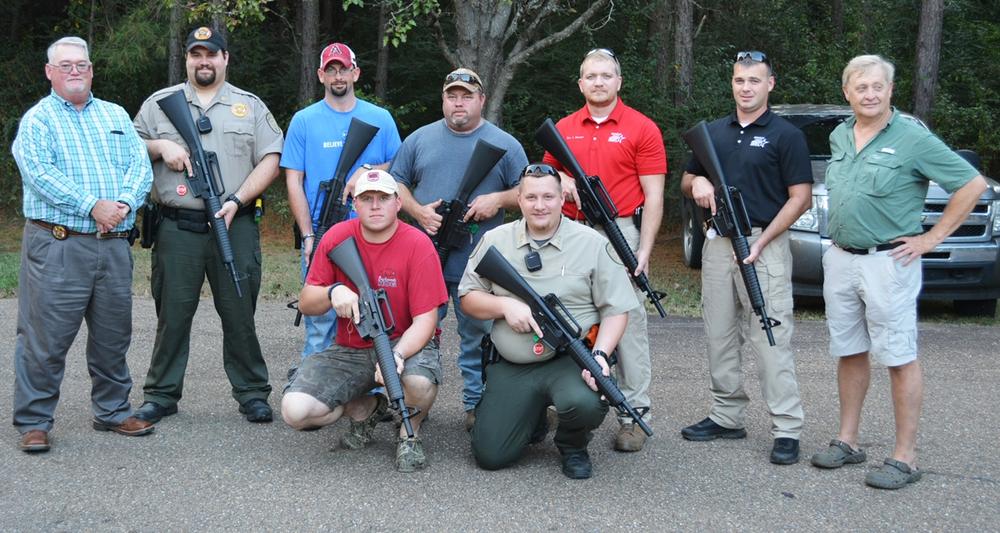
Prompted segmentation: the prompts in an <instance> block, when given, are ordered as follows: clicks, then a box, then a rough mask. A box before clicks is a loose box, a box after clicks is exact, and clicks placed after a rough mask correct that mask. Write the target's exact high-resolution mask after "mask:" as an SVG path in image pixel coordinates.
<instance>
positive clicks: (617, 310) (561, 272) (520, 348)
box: [458, 216, 639, 363]
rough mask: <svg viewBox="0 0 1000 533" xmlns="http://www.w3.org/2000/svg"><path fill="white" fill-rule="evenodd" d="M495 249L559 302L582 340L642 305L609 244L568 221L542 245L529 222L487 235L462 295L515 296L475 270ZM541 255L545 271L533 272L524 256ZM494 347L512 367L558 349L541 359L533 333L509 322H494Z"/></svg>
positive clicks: (471, 261) (471, 259)
mask: <svg viewBox="0 0 1000 533" xmlns="http://www.w3.org/2000/svg"><path fill="white" fill-rule="evenodd" d="M490 246H495V247H496V248H497V251H499V252H500V253H501V254H502V255H503V256H504V257H505V258H506V259H507V261H508V262H510V264H511V265H512V266H513V267H514V270H516V271H517V273H518V274H520V275H521V277H523V278H524V280H525V281H527V282H528V284H529V285H531V288H532V289H534V290H535V292H537V293H538V294H540V295H542V296H545V295H546V294H549V293H552V294H555V295H556V296H558V297H559V299H560V300H561V301H562V303H563V305H565V306H566V310H567V311H569V313H570V314H571V315H573V318H574V319H575V320H576V322H577V323H578V324H579V325H580V328H581V336H582V335H586V333H587V331H588V330H589V329H590V327H591V326H593V325H594V324H597V323H598V322H600V321H601V319H602V318H604V317H607V316H613V315H618V314H623V313H627V312H629V311H630V310H631V309H632V308H634V307H638V306H639V301H638V300H637V299H636V296H635V291H634V290H633V289H632V282H631V281H630V279H629V276H628V273H627V272H626V271H625V267H624V266H622V263H621V260H620V259H619V258H618V254H617V253H615V251H614V248H612V247H611V243H609V242H608V240H607V239H606V238H605V237H604V236H603V235H601V234H600V233H598V232H597V231H595V230H594V229H593V228H591V227H589V226H585V225H583V224H581V223H579V222H575V221H573V220H570V219H569V218H566V217H565V216H563V217H562V221H561V222H560V224H559V229H558V230H557V231H556V233H555V235H553V236H552V238H551V239H549V240H548V241H547V242H545V243H543V244H542V245H541V246H539V245H538V243H536V242H534V241H533V240H532V239H530V238H529V237H528V233H527V227H526V223H525V221H524V219H521V220H517V221H514V222H510V223H507V224H504V225H502V226H498V227H496V228H494V229H492V230H490V231H487V232H486V233H485V234H484V235H483V238H482V240H481V241H480V242H479V245H478V246H477V247H476V249H475V250H474V251H473V252H472V255H471V256H470V257H469V262H468V264H467V265H466V267H465V274H464V275H463V276H462V281H461V283H459V285H458V294H459V295H461V296H465V295H466V294H468V293H469V292H471V291H484V292H490V293H493V294H496V295H497V296H511V293H510V292H508V291H506V290H504V289H503V287H500V286H499V285H496V284H494V283H493V282H491V281H490V280H488V279H486V278H483V277H481V276H480V275H479V274H477V273H476V271H475V269H476V267H477V266H478V265H479V261H480V260H482V258H483V255H485V254H486V252H487V250H489V249H490ZM532 251H537V252H538V255H539V256H540V257H541V260H542V268H541V269H539V270H536V271H535V272H529V271H528V268H527V267H526V266H525V263H524V256H526V255H527V254H528V253H530V252H532ZM490 336H491V337H492V339H493V344H494V345H495V346H496V347H497V350H498V351H499V352H500V354H501V355H502V356H503V357H504V359H506V360H508V361H510V362H512V363H536V362H540V361H544V360H547V359H549V358H551V357H552V355H553V354H552V350H549V349H545V350H544V351H543V352H542V353H539V354H535V353H534V352H533V350H532V347H533V345H534V344H535V340H534V335H533V334H531V333H516V332H515V331H514V330H512V329H511V328H510V326H508V325H507V322H506V321H504V320H494V321H493V329H492V331H491V332H490Z"/></svg>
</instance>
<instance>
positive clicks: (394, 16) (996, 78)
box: [0, 0, 1000, 217]
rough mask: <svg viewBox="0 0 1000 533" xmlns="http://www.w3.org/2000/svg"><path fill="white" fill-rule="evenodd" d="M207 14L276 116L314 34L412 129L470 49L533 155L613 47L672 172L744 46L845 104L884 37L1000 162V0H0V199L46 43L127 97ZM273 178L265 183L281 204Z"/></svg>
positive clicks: (920, 111) (941, 112)
mask: <svg viewBox="0 0 1000 533" xmlns="http://www.w3.org/2000/svg"><path fill="white" fill-rule="evenodd" d="M201 24H210V25H217V26H218V27H221V28H224V31H227V32H228V35H229V43H230V54H231V55H230V63H229V80H230V81H231V82H233V83H234V84H235V85H238V86H240V87H243V88H245V89H247V90H250V91H252V92H254V93H256V94H258V95H259V96H260V97H261V98H262V99H263V100H264V101H265V102H266V103H267V105H268V106H269V107H270V109H271V110H272V112H273V113H274V115H275V116H276V118H277V119H278V122H279V123H280V124H281V125H282V127H287V124H288V121H289V120H290V119H291V117H292V115H293V114H294V112H295V111H296V110H297V109H299V108H301V107H302V106H303V105H304V104H305V103H307V102H310V101H313V100H315V99H316V98H318V97H320V96H321V94H322V92H321V87H320V86H319V84H318V83H317V82H316V76H315V70H316V68H317V62H318V52H319V50H320V49H321V48H322V47H323V46H324V45H326V44H327V43H329V42H333V41H341V42H345V43H347V44H348V45H350V46H351V47H352V48H353V49H354V51H355V52H356V53H357V54H358V59H359V63H360V67H361V70H362V74H361V79H360V81H359V85H358V89H359V91H360V92H361V93H363V96H364V97H365V98H368V99H373V100H378V101H379V103H380V104H382V105H384V106H386V107H388V108H389V109H390V110H391V111H392V112H393V115H394V116H395V118H396V121H397V123H398V125H399V128H400V132H401V134H402V135H403V136H404V137H405V135H407V134H408V133H409V132H411V131H413V130H414V129H416V128H417V127H419V126H421V125H423V124H425V123H427V122H430V121H432V120H436V119H438V118H440V116H441V115H440V96H439V94H440V87H441V81H442V79H443V76H444V74H446V73H447V72H448V71H449V70H451V69H452V68H453V67H454V66H458V65H462V66H467V67H471V68H473V69H475V70H476V71H478V72H479V73H480V74H481V75H482V76H483V77H484V80H485V82H486V84H487V90H488V95H487V98H488V108H487V112H488V116H489V117H490V118H491V120H494V121H495V122H498V123H500V124H501V125H502V126H503V127H504V128H505V129H507V130H508V131H510V132H511V133H513V134H514V135H515V136H516V137H517V138H518V139H520V140H521V141H522V143H523V144H524V146H525V149H526V150H528V152H529V156H531V157H535V156H538V155H540V154H539V148H538V147H537V145H535V143H534V142H533V140H532V135H533V132H534V129H535V128H536V127H537V126H538V125H539V124H540V123H541V121H542V120H543V119H544V118H545V117H546V116H552V117H559V116H562V115H564V114H566V113H568V112H570V111H572V110H575V109H577V108H578V107H579V106H580V105H581V104H582V97H581V96H580V94H579V92H578V90H577V88H576V79H577V77H578V76H577V75H578V71H577V67H578V65H579V62H580V59H581V58H582V57H583V55H584V54H585V53H586V52H587V51H588V50H590V49H591V48H594V47H609V48H611V49H613V50H614V51H615V53H616V54H617V55H618V57H619V59H620V61H621V63H622V68H623V71H624V72H623V74H624V78H625V81H624V87H623V90H622V95H623V98H624V99H625V101H626V102H627V103H629V104H630V105H632V106H634V107H636V108H638V109H640V110H641V111H643V112H644V113H646V114H647V115H649V116H651V117H653V118H654V119H655V120H656V121H657V122H658V123H659V124H660V127H661V128H662V129H663V131H664V137H665V141H666V145H667V149H668V153H669V158H670V163H671V174H674V173H675V172H676V171H678V170H679V169H680V168H681V167H682V165H683V161H684V159H685V158H686V155H685V150H684V149H683V145H682V144H683V143H682V142H681V141H680V137H679V133H680V132H681V131H682V130H683V129H684V128H686V127H688V126H690V125H692V124H694V123H695V122H696V121H698V120H700V119H703V118H710V117H715V116H718V115H721V114H723V113H726V112H728V111H729V110H730V109H731V107H732V97H731V94H730V89H729V81H728V80H729V75H730V73H731V64H732V58H733V56H734V55H735V53H736V52H737V51H739V50H747V49H755V50H762V51H764V52H766V53H767V54H768V56H769V57H770V58H771V60H772V62H773V64H774V67H775V70H776V74H777V87H776V89H775V91H774V92H773V93H772V97H771V101H772V103H837V104H842V103H844V101H843V96H842V93H841V91H840V73H841V70H842V69H843V67H844V65H845V63H846V62H847V60H848V59H850V58H851V57H853V56H855V55H857V54H860V53H878V54H882V55H884V56H885V57H887V58H889V59H890V60H891V61H893V62H894V63H895V64H896V67H897V74H896V89H895V95H894V102H895V104H896V105H897V106H898V107H899V108H901V109H904V110H907V111H910V112H914V113H915V114H917V115H919V116H921V117H923V118H924V119H925V120H926V121H927V122H928V123H929V124H931V125H932V127H933V129H934V130H935V131H936V132H937V133H938V134H939V135H941V136H942V137H943V138H944V139H945V141H946V142H948V143H949V144H951V145H952V146H955V147H963V148H972V149H974V150H976V151H977V152H979V154H980V155H981V156H982V158H983V166H984V168H983V170H984V171H985V172H986V173H987V174H988V175H992V176H997V175H1000V3H998V2H997V0H853V1H850V0H849V1H845V0H823V1H818V0H744V1H733V0H700V1H699V2H697V3H696V2H693V1H692V0H656V1H652V2H639V1H634V0H617V1H611V0H598V1H595V2H577V1H565V0H492V1H489V0H469V1H456V2H448V1H441V2H438V1H432V0H381V1H364V0H205V1H191V0H187V1H185V0H44V1H37V0H7V1H6V2H4V3H3V4H2V5H0V31H2V32H3V34H4V35H6V43H7V46H3V47H0V79H3V80H4V81H3V83H2V85H0V138H2V142H3V146H4V149H3V150H2V151H0V209H6V210H11V209H16V210H19V209H20V205H19V204H20V195H21V184H20V176H19V175H18V173H17V168H16V166H15V165H14V163H13V159H12V157H11V155H10V150H9V146H10V144H11V142H12V141H13V138H14V135H15V134H16V132H17V124H18V120H19V119H20V116H21V115H22V114H23V113H24V111H25V110H27V109H28V108H29V107H30V106H31V105H33V104H34V103H35V102H36V101H37V100H38V99H39V98H41V97H42V96H44V95H45V94H47V93H48V92H49V84H48V81H47V80H46V79H45V76H44V71H43V64H44V63H45V61H46V58H45V49H46V47H47V46H48V44H49V43H51V42H52V41H53V40H54V39H56V38H58V37H60V36H64V35H69V34H75V35H80V36H82V37H83V38H85V39H87V40H88V41H89V42H90V43H91V46H92V52H91V58H92V60H93V61H94V64H95V77H94V93H95V95H97V96H98V97H100V98H103V99H106V100H111V101H114V102H117V103H120V104H121V105H123V106H124V107H125V108H126V109H127V110H128V111H129V113H132V114H134V113H135V111H136V110H137V109H138V107H139V105H140V104H141V103H142V101H143V100H144V99H145V98H146V97H147V96H148V95H149V94H151V93H152V92H153V91H154V90H156V89H158V88H160V87H163V86H165V85H167V84H168V83H171V82H174V81H176V80H179V79H182V74H181V71H182V68H183V58H182V55H181V54H182V50H183V46H182V45H183V39H184V37H185V35H186V33H187V31H188V30H189V29H190V28H191V27H193V26H195V25H201ZM383 43H385V44H383ZM676 181H677V180H671V184H670V185H669V186H668V192H667V195H668V203H667V205H668V206H669V208H668V217H669V216H674V215H675V214H676V209H673V207H674V206H676V205H677V203H676V202H674V201H671V199H672V197H676V194H677V191H676V187H677V184H676ZM283 189H284V188H283V187H280V186H275V187H272V190H271V193H272V195H273V196H272V197H277V198H276V199H277V200H278V201H277V202H276V203H275V204H272V205H275V206H276V207H278V209H279V211H280V210H281V206H282V202H281V198H282V197H283V196H284V191H283Z"/></svg>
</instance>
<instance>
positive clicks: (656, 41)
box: [649, 0, 674, 94]
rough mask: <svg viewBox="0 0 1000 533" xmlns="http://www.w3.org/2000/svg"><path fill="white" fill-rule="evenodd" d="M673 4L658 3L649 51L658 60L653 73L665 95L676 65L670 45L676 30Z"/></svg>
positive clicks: (666, 2)
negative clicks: (671, 7)
mask: <svg viewBox="0 0 1000 533" xmlns="http://www.w3.org/2000/svg"><path fill="white" fill-rule="evenodd" d="M672 3H673V2H671V1H670V0H659V1H657V2H656V6H655V7H654V8H653V16H652V17H650V28H649V34H650V35H652V36H653V37H652V38H651V39H650V42H649V51H650V53H652V55H653V57H655V58H656V67H655V69H654V71H653V76H654V77H655V80H656V83H655V86H656V87H657V88H659V90H660V91H661V92H662V93H664V94H665V93H666V92H667V88H668V87H670V81H671V78H672V77H673V72H674V68H673V67H674V65H673V63H672V62H671V57H670V56H671V54H670V52H671V49H672V47H671V46H670V43H671V42H672V40H673V39H672V37H673V35H672V33H673V30H674V24H673V22H674V18H673V13H672V12H671V9H670V6H671V4H672Z"/></svg>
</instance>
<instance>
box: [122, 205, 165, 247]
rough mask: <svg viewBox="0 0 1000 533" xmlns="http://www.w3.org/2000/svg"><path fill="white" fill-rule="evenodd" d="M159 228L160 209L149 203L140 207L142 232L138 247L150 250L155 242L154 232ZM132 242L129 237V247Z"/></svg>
mask: <svg viewBox="0 0 1000 533" xmlns="http://www.w3.org/2000/svg"><path fill="white" fill-rule="evenodd" d="M159 228H160V209H159V208H158V207H157V205H156V204H154V203H152V202H149V203H147V204H146V205H144V206H142V231H141V237H140V239H139V246H142V247H143V248H152V247H153V243H154V242H156V232H157V230H158V229H159ZM133 240H134V239H132V238H131V237H130V238H129V245H131V244H132V241H133Z"/></svg>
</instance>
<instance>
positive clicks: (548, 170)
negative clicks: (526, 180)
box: [521, 163, 559, 178]
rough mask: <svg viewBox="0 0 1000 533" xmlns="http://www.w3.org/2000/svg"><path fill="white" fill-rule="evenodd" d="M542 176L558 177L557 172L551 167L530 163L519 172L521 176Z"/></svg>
mask: <svg viewBox="0 0 1000 533" xmlns="http://www.w3.org/2000/svg"><path fill="white" fill-rule="evenodd" d="M543 174H547V175H549V176H555V177H557V178H558V177H559V172H557V171H556V169H554V168H552V166H551V165H546V164H545V163H532V164H530V165H528V166H526V167H524V172H521V175H522V176H532V175H534V176H538V175H543Z"/></svg>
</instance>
